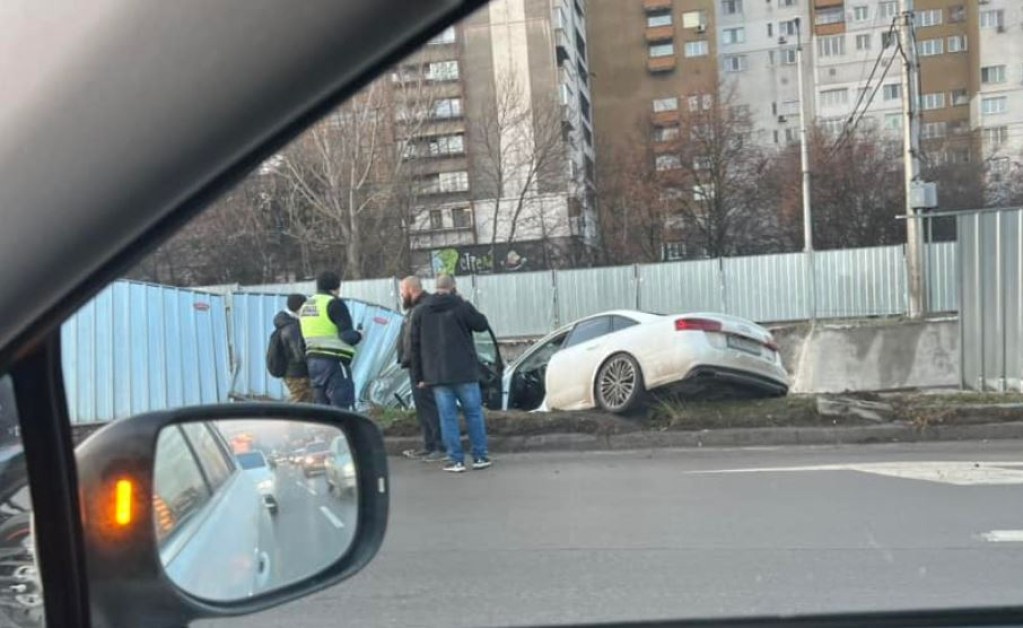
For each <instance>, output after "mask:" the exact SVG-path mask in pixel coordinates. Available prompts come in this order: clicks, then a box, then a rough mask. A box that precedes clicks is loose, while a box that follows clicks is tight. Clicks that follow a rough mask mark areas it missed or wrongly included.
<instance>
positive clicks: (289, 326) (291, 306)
mask: <svg viewBox="0 0 1023 628" xmlns="http://www.w3.org/2000/svg"><path fill="white" fill-rule="evenodd" d="M305 301H306V298H305V295H304V294H289V295H288V308H287V309H286V310H281V311H280V312H278V313H277V316H275V317H274V328H276V329H279V330H280V337H281V341H282V342H283V343H284V350H285V352H286V353H287V356H288V368H287V370H286V371H285V372H284V385H285V386H286V387H287V388H288V393H289V397H288V400H289V401H291V402H293V403H312V402H313V389H312V385H311V384H310V383H309V366H308V365H307V364H306V358H305V341H304V340H302V328H301V326H300V325H299V322H298V311H299V310H301V309H302V306H303V305H304V304H305Z"/></svg>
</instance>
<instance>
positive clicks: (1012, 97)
mask: <svg viewBox="0 0 1023 628" xmlns="http://www.w3.org/2000/svg"><path fill="white" fill-rule="evenodd" d="M971 4H973V3H971ZM976 11H977V16H976V25H977V32H978V33H979V35H978V37H977V47H976V48H977V51H976V55H975V56H976V58H977V66H976V67H978V70H979V71H978V72H977V73H976V74H975V76H974V79H975V81H974V85H975V87H976V91H977V96H976V97H975V98H974V99H973V100H972V102H971V116H972V120H973V126H974V128H976V129H978V130H979V132H980V141H981V145H982V147H983V151H984V154H985V157H988V158H991V159H992V160H993V161H994V165H995V167H996V168H998V167H999V165H1003V166H1007V165H1008V161H1009V160H1014V161H1015V162H1017V163H1019V162H1020V161H1021V154H1023V4H1021V3H1020V2H1019V1H1018V0H980V2H979V4H978V5H977V6H976Z"/></svg>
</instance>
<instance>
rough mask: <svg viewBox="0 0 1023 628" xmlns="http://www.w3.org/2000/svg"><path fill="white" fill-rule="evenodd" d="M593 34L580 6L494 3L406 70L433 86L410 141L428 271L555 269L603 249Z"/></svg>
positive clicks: (420, 258) (421, 251) (521, 0)
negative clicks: (596, 184) (598, 245)
mask: <svg viewBox="0 0 1023 628" xmlns="http://www.w3.org/2000/svg"><path fill="white" fill-rule="evenodd" d="M586 35H587V28H586V11H585V4H584V1H583V0H494V1H493V2H491V3H490V4H489V5H488V6H486V7H484V8H483V9H481V10H480V11H478V12H477V13H475V14H473V15H471V16H469V17H468V18H466V19H465V20H463V22H462V23H461V24H459V25H457V26H454V27H451V28H449V29H448V30H447V31H445V32H444V33H443V34H442V35H440V36H438V37H437V38H435V39H434V40H433V41H431V42H430V43H429V44H428V45H427V46H425V47H424V48H423V49H422V50H421V51H419V52H418V53H417V54H416V55H414V56H413V57H411V58H410V59H408V60H406V61H405V62H404V64H403V65H402V66H401V68H399V69H398V70H397V72H396V73H397V74H398V76H399V79H397V80H398V81H399V82H402V80H401V78H400V77H401V75H402V73H403V72H405V71H406V70H404V69H403V68H407V71H408V72H409V73H410V75H411V76H413V77H414V76H425V77H426V79H427V82H428V83H430V84H431V85H430V92H429V97H430V98H431V103H432V104H431V112H430V115H429V118H430V119H429V120H428V122H426V123H425V124H424V123H421V122H420V123H417V124H416V125H415V126H414V128H413V129H412V130H411V131H410V133H411V135H412V137H408V138H407V141H408V145H409V147H410V148H409V152H410V155H409V157H410V158H412V159H414V160H415V162H416V164H415V168H416V179H417V184H416V186H415V189H414V193H415V203H416V211H415V216H414V224H413V227H412V237H411V248H412V256H413V265H414V266H416V267H417V268H418V269H419V270H420V271H428V270H433V271H434V272H440V271H445V272H455V273H459V274H462V273H470V272H474V273H487V272H503V271H512V270H529V269H539V268H546V267H550V266H558V265H565V264H569V263H573V262H574V261H576V260H578V259H579V258H581V257H584V256H585V255H586V253H587V251H588V250H589V249H590V248H591V247H592V246H593V245H594V244H595V242H596V237H597V234H596V221H595V220H594V217H593V209H592V205H593V202H592V196H593V194H592V189H593V178H594V160H595V153H594V136H593V125H594V121H593V111H592V109H593V107H592V104H591V103H592V96H591V94H590V87H589V83H590V68H589V59H588V52H587V37H586ZM417 73H419V74H417ZM402 84H405V83H404V82H402Z"/></svg>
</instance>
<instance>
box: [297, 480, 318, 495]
mask: <svg viewBox="0 0 1023 628" xmlns="http://www.w3.org/2000/svg"><path fill="white" fill-rule="evenodd" d="M295 484H298V485H299V486H300V487H302V488H304V489H305V490H307V491H309V494H310V495H315V494H316V489H314V488H313V487H311V486H309V485H308V484H306V483H305V482H299V481H296V482H295Z"/></svg>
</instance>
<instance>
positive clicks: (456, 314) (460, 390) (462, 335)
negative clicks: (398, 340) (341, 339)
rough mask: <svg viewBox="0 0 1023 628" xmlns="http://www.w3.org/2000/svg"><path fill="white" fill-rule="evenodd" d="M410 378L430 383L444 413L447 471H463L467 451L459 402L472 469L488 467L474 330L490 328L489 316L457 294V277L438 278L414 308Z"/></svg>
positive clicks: (425, 385)
mask: <svg viewBox="0 0 1023 628" xmlns="http://www.w3.org/2000/svg"><path fill="white" fill-rule="evenodd" d="M409 326H410V330H411V331H410V337H411V343H410V344H411V354H412V355H411V360H410V364H409V367H410V369H411V371H412V381H414V382H418V386H419V387H420V388H432V389H433V396H434V399H436V401H437V410H438V411H439V413H440V431H441V435H442V437H443V438H444V445H445V447H446V448H447V451H448V458H449V459H450V460H449V462H448V464H447V466H445V467H444V470H445V471H449V472H451V473H461V472H463V471H465V452H464V451H462V437H461V433H460V431H459V429H458V406H459V405H461V406H462V412H463V413H465V423H466V426H467V427H468V428H469V440H470V441H471V442H472V460H473V462H472V468H473V469H486V468H487V467H489V466H490V464H491V463H490V456H489V453H488V452H487V428H486V424H485V422H484V419H483V395H482V393H481V391H480V366H479V357H478V356H477V355H476V344H475V343H474V342H473V339H472V334H473V332H477V331H479V332H482V331H486V330H487V329H489V327H490V325H489V324H488V323H487V317H486V316H484V315H483V314H480V313H479V312H478V311H477V310H476V308H474V307H473V306H472V304H471V303H469V302H468V301H465V300H463V299H462V297H460V296H458V295H457V294H455V279H454V277H451V276H450V275H440V276H439V277H437V286H436V289H435V292H434V294H432V295H430V296H429V297H427V298H426V299H424V300H423V302H422V303H421V304H420V305H419V306H418V307H416V309H415V310H413V312H412V318H411V321H410V324H409Z"/></svg>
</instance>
